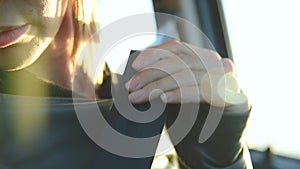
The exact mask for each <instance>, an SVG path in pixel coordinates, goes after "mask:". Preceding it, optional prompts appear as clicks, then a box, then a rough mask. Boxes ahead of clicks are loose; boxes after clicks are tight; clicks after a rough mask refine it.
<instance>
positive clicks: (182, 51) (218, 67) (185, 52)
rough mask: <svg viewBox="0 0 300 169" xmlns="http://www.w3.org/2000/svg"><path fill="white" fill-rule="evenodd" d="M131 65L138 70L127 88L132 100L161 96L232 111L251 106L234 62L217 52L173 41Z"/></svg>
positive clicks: (134, 101)
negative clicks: (239, 81)
mask: <svg viewBox="0 0 300 169" xmlns="http://www.w3.org/2000/svg"><path fill="white" fill-rule="evenodd" d="M131 66H132V68H133V69H134V70H136V72H137V73H136V74H135V75H134V76H133V77H132V78H131V79H130V80H129V81H128V82H127V83H126V84H125V87H126V89H127V90H128V91H129V92H130V94H129V96H128V99H129V101H130V102H132V103H143V102H146V101H149V100H150V99H154V98H158V97H160V98H161V100H162V101H163V102H165V103H200V102H204V103H208V104H210V105H211V106H216V107H219V108H223V109H224V111H230V112H246V111H248V110H249V108H250V106H249V102H248V98H247V96H246V95H245V94H244V93H243V92H241V90H240V88H239V85H238V82H237V79H236V77H235V68H234V64H233V62H232V61H231V60H230V59H224V58H223V59H222V58H221V57H220V55H219V54H218V53H217V52H215V51H212V50H209V49H204V48H199V47H196V46H193V45H190V44H187V43H183V42H180V41H177V40H172V41H168V42H166V43H163V44H161V45H158V46H154V47H151V48H148V49H146V50H145V51H143V52H141V53H140V54H139V55H138V56H137V58H136V59H135V60H134V62H133V63H132V65H131ZM157 89H158V90H157Z"/></svg>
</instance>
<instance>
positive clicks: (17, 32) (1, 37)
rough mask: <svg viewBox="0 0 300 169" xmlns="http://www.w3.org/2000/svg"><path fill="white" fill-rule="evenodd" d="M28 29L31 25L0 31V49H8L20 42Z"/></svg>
mask: <svg viewBox="0 0 300 169" xmlns="http://www.w3.org/2000/svg"><path fill="white" fill-rule="evenodd" d="M28 29H29V25H27V24H26V25H22V26H19V27H11V28H9V29H7V30H4V31H0V48H6V47H8V46H11V45H13V44H16V43H17V42H19V41H20V40H21V39H22V37H23V35H24V34H25V33H26V31H27V30H28Z"/></svg>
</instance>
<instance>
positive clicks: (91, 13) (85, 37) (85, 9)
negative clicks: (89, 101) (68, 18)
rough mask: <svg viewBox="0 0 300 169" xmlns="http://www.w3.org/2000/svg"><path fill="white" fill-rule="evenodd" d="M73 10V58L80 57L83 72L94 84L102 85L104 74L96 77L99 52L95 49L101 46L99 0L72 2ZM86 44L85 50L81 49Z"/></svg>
mask: <svg viewBox="0 0 300 169" xmlns="http://www.w3.org/2000/svg"><path fill="white" fill-rule="evenodd" d="M71 1H72V10H73V15H74V18H75V22H74V28H75V29H74V30H75V32H74V46H73V52H72V54H73V56H77V55H80V57H79V58H74V59H75V60H76V63H75V64H77V66H80V67H81V68H82V70H83V72H84V73H85V74H86V75H87V76H88V77H89V78H90V80H92V82H93V83H102V79H103V77H102V74H99V75H96V76H97V77H95V72H96V68H97V65H96V64H97V63H95V61H96V60H97V59H96V57H97V52H96V51H95V49H96V48H97V46H98V45H99V41H100V40H99V33H98V31H99V29H100V24H99V23H100V21H99V13H98V12H99V3H98V0H71ZM82 42H83V43H84V45H85V47H84V50H82V48H80V47H79V45H80V43H82Z"/></svg>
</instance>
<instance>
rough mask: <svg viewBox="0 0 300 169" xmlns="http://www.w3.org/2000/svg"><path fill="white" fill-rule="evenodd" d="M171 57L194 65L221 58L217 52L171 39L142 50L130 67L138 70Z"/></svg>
mask: <svg viewBox="0 0 300 169" xmlns="http://www.w3.org/2000/svg"><path fill="white" fill-rule="evenodd" d="M172 57H177V58H180V59H181V60H183V61H185V62H187V63H188V64H191V65H193V64H194V66H200V65H203V63H206V62H207V63H210V62H213V61H218V60H221V57H220V56H219V54H218V53H217V52H214V51H212V50H208V49H203V48H198V47H195V46H192V45H189V44H186V43H182V42H179V41H176V40H173V41H168V42H167V43H164V44H162V45H158V46H155V47H151V48H148V49H147V50H145V51H143V52H142V53H141V54H140V55H139V56H138V57H137V58H136V59H135V61H134V62H133V64H132V67H133V68H134V69H135V70H137V71H140V70H141V69H143V68H146V67H147V66H149V65H152V64H154V63H156V62H158V61H161V60H165V59H168V58H172Z"/></svg>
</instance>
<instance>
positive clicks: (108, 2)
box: [99, 0, 157, 74]
mask: <svg viewBox="0 0 300 169" xmlns="http://www.w3.org/2000/svg"><path fill="white" fill-rule="evenodd" d="M99 2H100V12H99V13H100V22H101V23H100V26H101V29H106V28H109V25H110V24H112V23H114V22H118V20H120V19H124V18H126V17H130V16H133V15H137V14H145V13H153V18H147V19H145V20H143V22H142V23H141V22H137V23H135V24H136V25H128V28H133V27H134V26H138V25H139V24H145V23H147V25H149V26H150V27H151V28H150V29H151V30H152V32H156V29H157V28H156V21H155V17H154V7H153V2H152V1H151V0H125V1H122V0H121V1H120V0H99ZM122 29H126V28H120V31H122ZM100 39H101V37H100ZM120 40H121V42H120V43H118V44H116V45H115V46H114V47H113V49H111V50H110V51H109V53H108V55H107V56H106V61H107V63H108V65H109V66H110V69H111V71H113V72H116V73H120V74H122V73H123V71H124V69H125V67H123V66H124V65H125V64H124V62H125V63H126V61H127V59H128V56H129V52H130V50H141V49H144V48H146V47H149V46H150V45H151V44H153V43H154V42H155V40H156V34H139V35H137V36H131V37H129V38H128V39H120ZM100 41H101V40H100Z"/></svg>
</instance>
